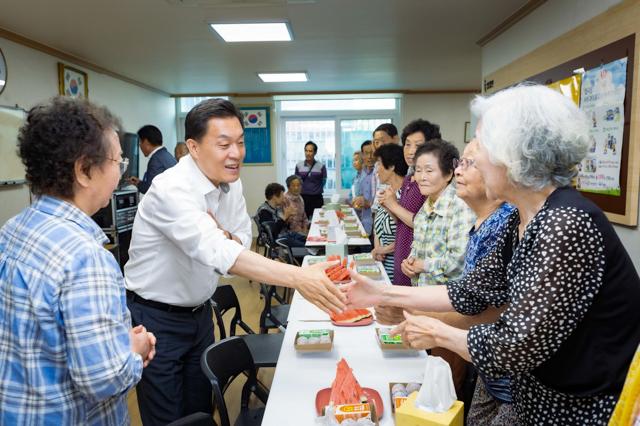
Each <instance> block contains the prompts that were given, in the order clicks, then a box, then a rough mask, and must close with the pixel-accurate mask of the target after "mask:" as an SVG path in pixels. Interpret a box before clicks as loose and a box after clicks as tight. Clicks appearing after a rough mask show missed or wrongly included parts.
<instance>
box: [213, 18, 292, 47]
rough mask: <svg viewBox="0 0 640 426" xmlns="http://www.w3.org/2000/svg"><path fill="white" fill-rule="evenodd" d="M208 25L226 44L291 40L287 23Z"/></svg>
mask: <svg viewBox="0 0 640 426" xmlns="http://www.w3.org/2000/svg"><path fill="white" fill-rule="evenodd" d="M209 25H210V26H211V28H213V30H214V31H215V32H217V33H218V35H219V36H220V37H222V39H223V40H224V41H226V42H227V43H236V42H247V41H291V40H292V37H291V31H290V30H289V24H288V23H287V22H270V23H246V24H239V23H236V24H209Z"/></svg>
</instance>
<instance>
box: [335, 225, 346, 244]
mask: <svg viewBox="0 0 640 426" xmlns="http://www.w3.org/2000/svg"><path fill="white" fill-rule="evenodd" d="M336 244H347V233H346V232H344V229H342V228H336Z"/></svg>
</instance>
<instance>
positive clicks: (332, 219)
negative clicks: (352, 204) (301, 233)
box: [306, 209, 371, 247]
mask: <svg viewBox="0 0 640 426" xmlns="http://www.w3.org/2000/svg"><path fill="white" fill-rule="evenodd" d="M321 210H322V209H315V210H314V211H313V216H312V217H311V226H310V227H309V234H308V235H307V237H319V236H320V225H318V224H317V223H316V222H317V221H318V220H320V219H326V220H329V224H330V225H338V224H339V223H338V221H337V218H336V216H335V212H334V211H332V210H329V211H326V212H325V215H324V216H325V217H320V211H321ZM351 215H352V216H355V218H356V222H355V223H357V224H358V228H359V229H360V232H361V233H363V234H366V232H365V230H364V227H363V226H362V222H360V219H359V218H358V215H356V212H355V210H353V209H351ZM370 244H371V241H369V239H368V238H349V239H348V240H347V245H350V246H368V245H370ZM326 245H327V242H326V241H308V240H307V242H306V246H307V247H324V246H326Z"/></svg>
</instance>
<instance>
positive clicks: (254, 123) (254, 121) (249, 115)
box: [242, 109, 267, 129]
mask: <svg viewBox="0 0 640 426" xmlns="http://www.w3.org/2000/svg"><path fill="white" fill-rule="evenodd" d="M242 115H243V116H244V127H245V129H249V128H254V129H255V128H266V127H267V117H266V114H265V111H264V110H263V109H245V110H242Z"/></svg>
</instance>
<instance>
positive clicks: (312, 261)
mask: <svg viewBox="0 0 640 426" xmlns="http://www.w3.org/2000/svg"><path fill="white" fill-rule="evenodd" d="M326 260H327V258H326V257H325V256H315V257H309V258H308V259H307V265H309V266H311V265H315V264H316V263H320V262H325V261H326Z"/></svg>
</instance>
